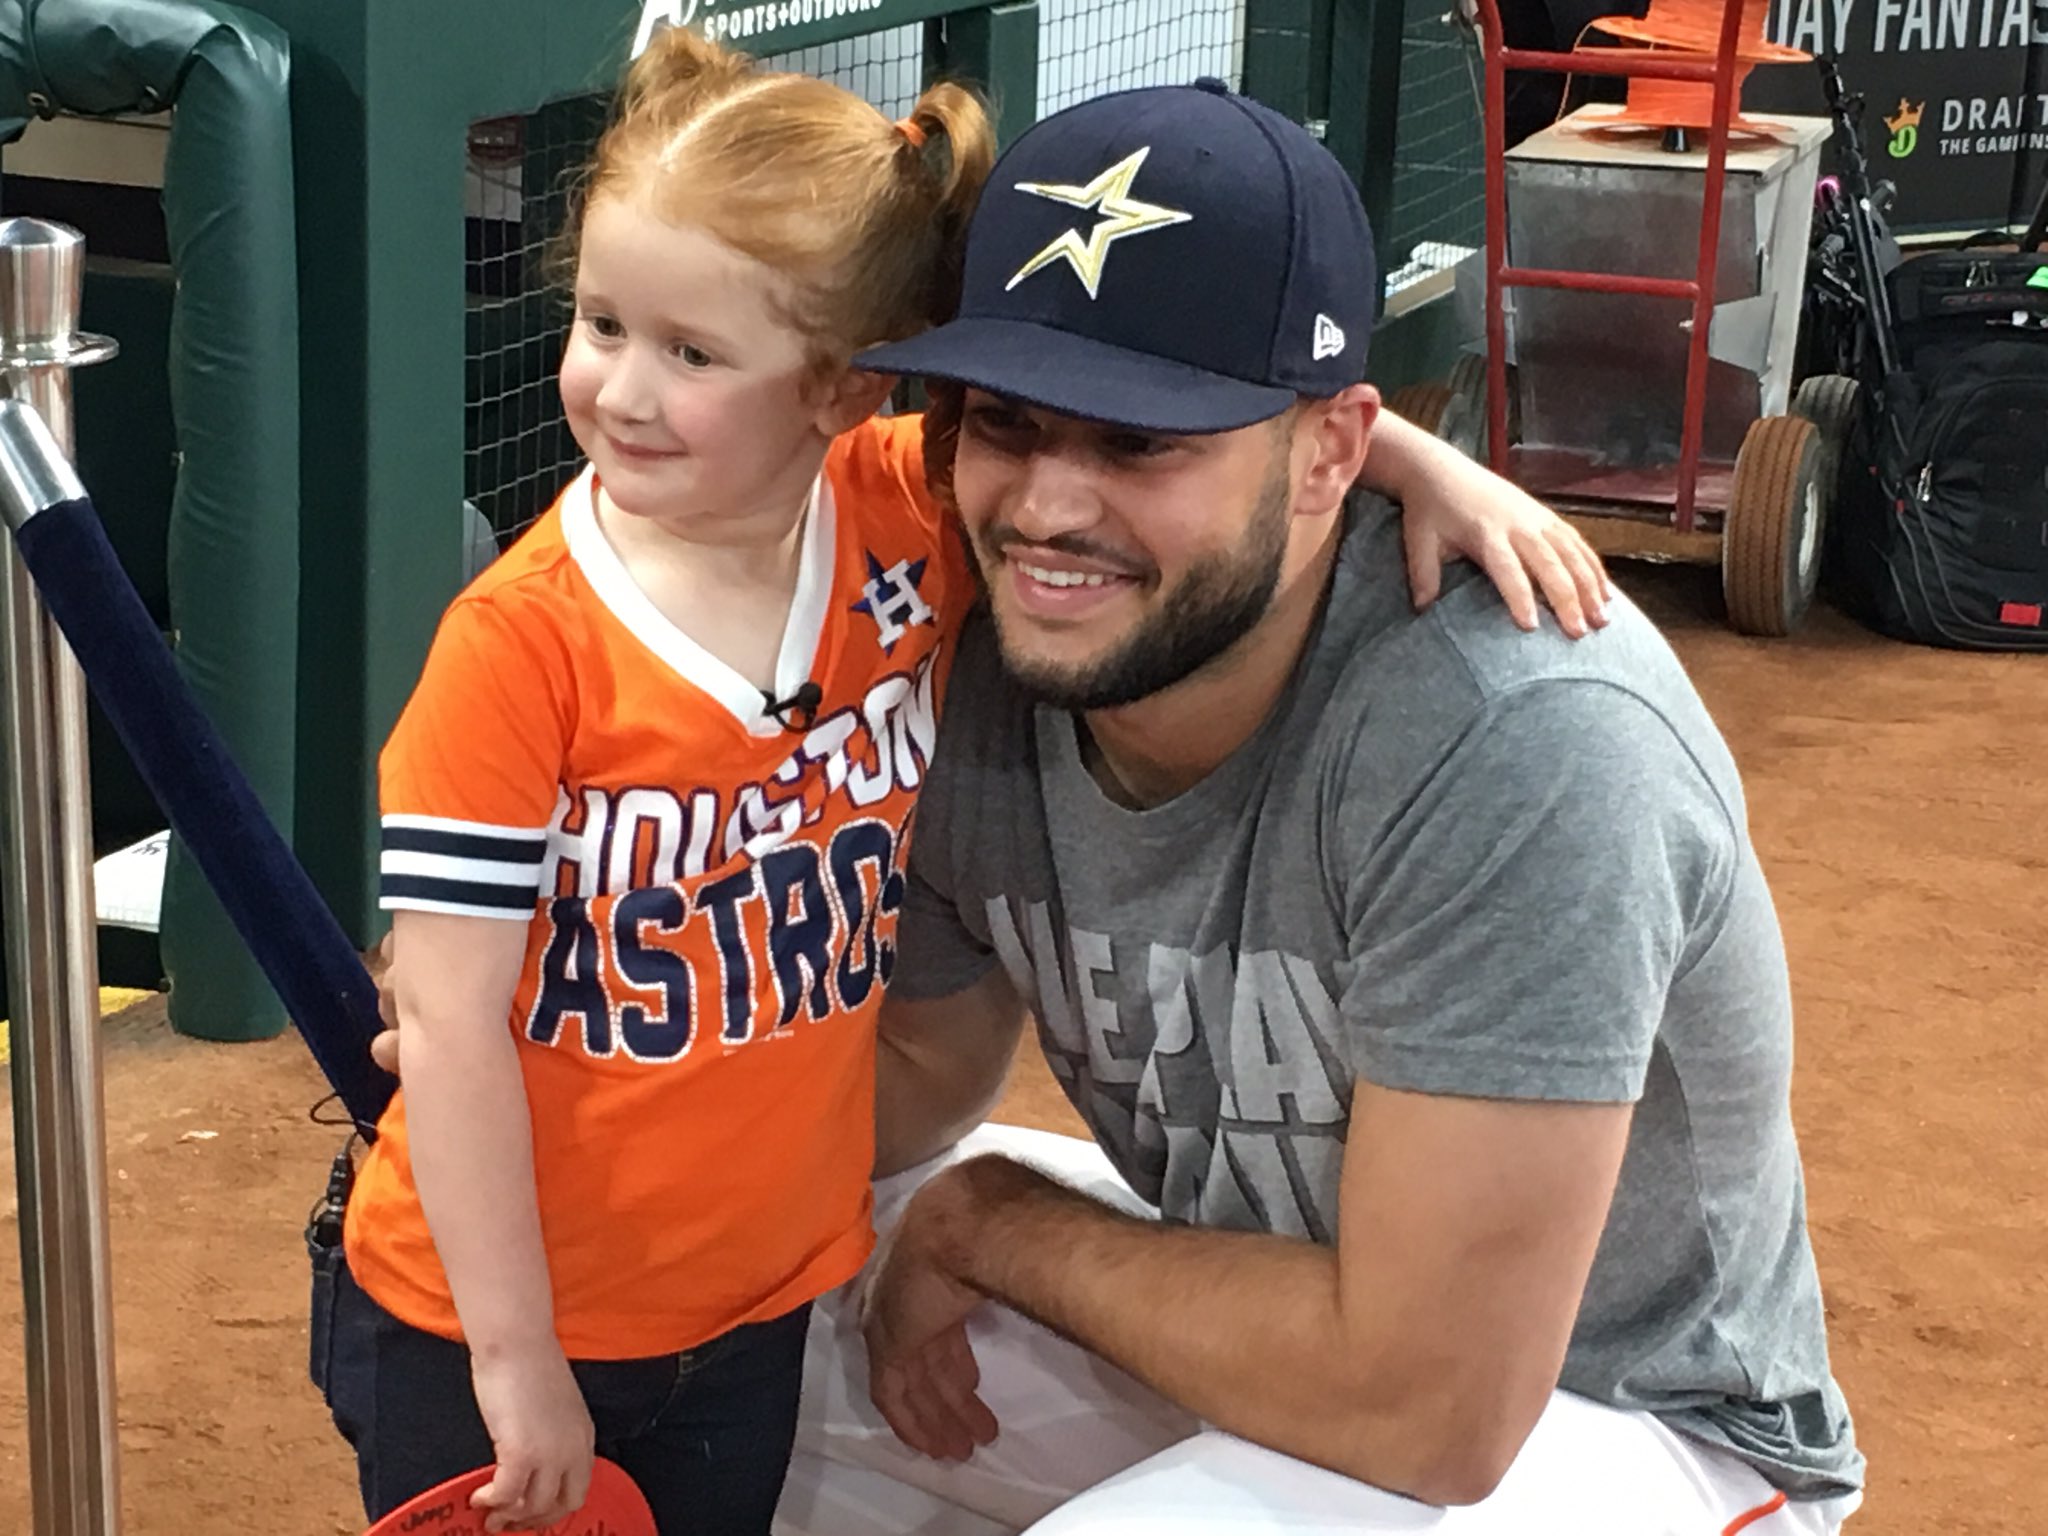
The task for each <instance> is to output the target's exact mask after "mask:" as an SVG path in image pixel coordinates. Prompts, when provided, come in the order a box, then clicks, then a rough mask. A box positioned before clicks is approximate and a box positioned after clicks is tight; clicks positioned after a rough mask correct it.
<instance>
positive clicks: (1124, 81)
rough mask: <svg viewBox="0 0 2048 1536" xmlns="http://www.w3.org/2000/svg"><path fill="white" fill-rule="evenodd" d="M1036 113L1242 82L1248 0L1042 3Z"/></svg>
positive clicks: (1064, 0) (1052, 0) (1067, 0)
mask: <svg viewBox="0 0 2048 1536" xmlns="http://www.w3.org/2000/svg"><path fill="white" fill-rule="evenodd" d="M1039 9H1040V12H1041V14H1042V16H1043V18H1044V20H1043V21H1042V22H1041V24H1040V32H1039V41H1038V115H1039V116H1040V117H1044V116H1046V115H1047V114H1048V113H1052V112H1057V111H1059V110H1060V108H1062V107H1070V106H1072V105H1073V104H1074V103H1075V102H1077V101H1085V100H1087V99H1088V98H1089V97H1090V96H1099V95H1101V94H1102V93H1103V92H1104V91H1115V90H1124V89H1127V88H1129V87H1132V86H1139V85H1185V84H1186V83H1187V82H1188V81H1190V80H1197V79H1200V78H1201V77H1202V76H1204V75H1213V76H1215V77H1217V78H1218V79H1222V80H1227V81H1229V82H1230V84H1231V85H1232V86H1233V87H1235V86H1236V85H1237V84H1239V82H1240V81H1241V80H1242V79H1243V76H1244V4H1243V0H1041V4H1040V7H1039Z"/></svg>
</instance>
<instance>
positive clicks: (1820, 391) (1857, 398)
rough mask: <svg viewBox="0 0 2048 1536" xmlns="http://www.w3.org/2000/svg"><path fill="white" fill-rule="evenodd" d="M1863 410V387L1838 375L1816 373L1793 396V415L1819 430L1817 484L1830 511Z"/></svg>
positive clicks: (1832, 507)
mask: <svg viewBox="0 0 2048 1536" xmlns="http://www.w3.org/2000/svg"><path fill="white" fill-rule="evenodd" d="M1862 409H1863V388H1862V386H1861V385H1859V384H1858V383H1857V382H1856V381H1855V380H1854V379H1851V378H1847V377H1845V376H1844V375H1842V374H1839V373H1817V374H1815V375H1813V377H1812V378H1810V379H1807V380H1805V381H1804V382H1803V383H1801V384H1800V386H1799V388H1798V390H1797V392H1795V393H1794V394H1793V396H1792V414H1793V415H1794V416H1803V417H1805V418H1806V419H1807V420H1808V421H1810V422H1812V423H1813V424H1814V425H1815V426H1816V427H1818V428H1820V483H1821V490H1822V492H1823V494H1824V495H1825V496H1826V497H1827V509H1828V510H1829V511H1832V510H1833V509H1834V505H1835V500H1836V498H1837V497H1838V496H1840V494H1841V485H1842V455H1843V454H1844V453H1846V452H1847V451H1848V447H1849V440H1850V439H1851V438H1852V437H1853V436H1854V435H1855V432H1856V415H1857V412H1859V411H1861V410H1862Z"/></svg>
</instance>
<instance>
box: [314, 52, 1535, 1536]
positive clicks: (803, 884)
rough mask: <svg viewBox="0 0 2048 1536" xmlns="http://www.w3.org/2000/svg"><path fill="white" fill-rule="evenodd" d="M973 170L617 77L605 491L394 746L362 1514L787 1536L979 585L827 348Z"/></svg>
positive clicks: (896, 311)
mask: <svg viewBox="0 0 2048 1536" xmlns="http://www.w3.org/2000/svg"><path fill="white" fill-rule="evenodd" d="M992 158H993V143H992V136H991V132H990V127H989V123H988V120H987V118H986V116H985V114H984V113H983V111H982V109H981V107H980V106H979V105H978V103H977V102H976V101H975V100H974V99H973V98H972V97H970V96H969V95H967V94H966V93H965V92H963V91H961V90H959V89H958V88H955V87H951V86H945V85H941V86H936V87H934V88H933V89H931V90H930V91H927V92H926V93H925V95H924V96H923V97H922V98H921V99H920V100H919V102H918V104H917V107H916V109H915V110H914V111H913V113H912V114H911V116H910V117H909V118H908V119H907V120H905V121H904V122H902V123H898V124H891V123H889V122H888V121H887V120H885V119H884V118H883V117H881V116H880V115H879V114H878V113H877V112H875V110H874V109H873V108H872V107H869V106H868V105H866V104H865V103H863V102H862V101H860V100H859V99H858V98H856V97H854V96H852V95H850V94H848V93H847V92H845V91H843V90H840V89H839V88H837V87H835V86H831V85H828V84H825V83H823V82H820V81H817V80H813V79H810V78H807V77H804V76H799V75H783V74H773V73H769V72H767V71H764V70H761V69H758V68H757V67H756V66H755V65H754V64H753V63H752V62H751V61H749V60H747V59H745V58H744V57H742V56H739V55H737V54H731V53H727V52H725V51H724V50H722V49H720V48H717V47H715V46H713V45H711V44H708V43H706V42H704V41H702V40H701V39H699V38H697V37H696V36H694V35H693V34H691V33H688V32H685V31H682V30H675V31H670V32H667V33H665V34H663V35H661V36H660V37H659V38H657V40H656V41H655V43H654V45H653V46H652V47H650V48H649V49H648V50H647V51H646V53H645V54H643V55H642V57H641V58H640V59H639V60H638V61H637V62H636V63H635V64H634V66H633V67H632V70H631V71H630V73H629V75H628V78H627V81H626V85H625V89H624V93H623V96H622V100H621V106H620V109H619V112H618V115H617V117H616V119H615V121H614V123H613V125H612V126H611V128H610V129H609V130H608V132H607V133H606V134H605V136H604V138H603V140H602V142H601V143H600V145H599V147H598V150H597V155H596V161H595V165H594V167H593V169H592V172H591V175H590V178H589V182H588V185H587V189H586V194H585V197H584V199H583V202H582V207H581V211H580V224H579V226H578V228H577V229H576V230H575V232H574V233H575V238H576V242H577V248H576V263H575V301H576V314H575V324H574V330H573V332H572V334H571V336H570V339H569V342H568V345H567V349H566V351H565V353H564V356H563V360H562V370H561V393H562V400H563V404H564V408H565V411H566V413H567V416H568V420H569V423H570V426H571V428H572V430H573V431H574V432H575V434H576V438H577V441H578V443H579V445H580V446H581V447H582V449H583V451H584V453H585V454H586V455H587V457H588V459H589V465H588V467H587V468H586V469H585V470H584V472H583V474H582V475H581V476H580V477H579V478H578V479H577V480H576V481H575V482H574V483H573V484H571V485H570V486H569V488H568V489H567V490H565V491H564V492H563V494H562V496H561V498H560V500H559V501H558V502H557V503H556V505H555V507H554V508H553V509H552V510H551V511H550V512H549V513H548V515H547V516H546V517H545V518H543V519H542V520H541V522H540V523H538V524H537V525H536V526H535V527H534V529H533V530H531V531H530V532H529V533H528V534H527V535H526V537H525V538H523V539H522V540H521V541H520V542H519V544H518V545H517V546H516V547H515V548H514V549H512V550H511V551H510V552H508V553H507V554H506V555H505V556H504V557H503V558H501V559H500V560H499V561H498V562H497V564H496V565H494V566H493V567H491V568H490V569H489V570H488V571H486V572H485V573H484V575H483V576H481V577H480V578H479V579H478V580H477V581H476V582H475V583H474V584H473V585H471V586H470V588H469V589H468V590H467V591H465V592H464V593H463V594H462V596H461V597H460V598H458V599H457V600H456V602H455V603H454V604H453V605H452V606H451V608H450V609H449V611H448V613H447V615H446V617H445V618H444V620H443V621H442V624H441V627H440V630H439V633H438V634H437V636H436V638H435V641H434V646H433V650H432V653H431V655H430V656H429V658H428V661H427V664H426V668H425V671H424V673H423V675H422V677H421V679H420V682H419V685H418V688H417V690H416V692H415V693H414V695H413V697H412V699H411V701H410V703H409V704H408V705H407V707H406V710H405V712H404V715H403V717H402V718H401V720H400V721H399V723H398V726H397V728H396V729H395V731H394V732H393V734H392V737H391V739H390V742H389V743H388V745H387V746H386V748H385V752H384V756H383V759H382V764H381V769H382V801H383V827H384V832H383V847H384V855H383V902H384V905H385V906H386V907H388V908H390V909H392V910H393V911H394V913H395V917H394V923H393V959H394V964H393V974H394V976H395V978H396V980H395V983H394V985H395V989H396V1006H397V1011H398V1014H399V1017H400V1018H401V1020H402V1021H403V1024H404V1028H405V1088H404V1092H403V1094H402V1096H401V1097H400V1098H399V1099H397V1100H394V1102H393V1104H392V1107H391V1109H390V1110H389V1112H388V1113H387V1114H386V1115H385V1117H384V1121H383V1124H382V1126H381V1135H380V1138H379V1140H378V1141H377V1143H376V1145H375V1147H374V1149H373V1150H372V1151H371V1153H370V1154H369V1156H368V1158H367V1159H366V1160H365V1162H364V1164H363V1167H362V1169H361V1170H360V1173H359V1176H358V1180H357V1184H356V1188H355V1190H354V1193H353V1197H352V1198H351V1200H350V1203H349V1209H348V1215H347V1225H346V1251H347V1267H346V1269H345V1270H344V1271H343V1273H342V1274H341V1276H340V1277H339V1279H338V1282H337V1291H336V1297H335V1301H334V1311H333V1328H332V1343H331V1345H330V1346H329V1364H328V1367H327V1373H326V1374H327V1390H328V1395H329V1401H330V1403H331V1404H332V1406H333V1409H334V1413H335V1417H336V1421H337V1423H338V1424H339V1425H340V1427H341V1428H342V1431H343V1433H344V1434H345V1435H347V1437H348V1438H349V1440H350V1442H351V1444H352V1445H353V1446H354V1448H355V1450H356V1453H357V1457H358V1463H359V1471H360V1475H361V1482H362V1490H363V1497H364V1502H365V1504H366V1506H367V1508H368V1510H369V1512H370V1514H371V1515H372V1516H373V1517H377V1516H381V1515H382V1514H384V1513H386V1512H387V1511H389V1510H390V1509H392V1508H394V1507H395V1506H397V1505H398V1504H400V1503H402V1502H404V1501H405V1500H406V1499H408V1498H410V1497H412V1496H413V1495H415V1494H417V1493H419V1492H421V1491H423V1490H425V1489H426V1488H428V1487H431V1486H432V1485H434V1484H435V1483H437V1482H439V1481H442V1480H444V1479H446V1478H449V1477H452V1476H455V1475H456V1474H458V1473H461V1472H464V1471H467V1470H469V1469H470V1468H472V1467H476V1466H480V1465H485V1464H494V1465H495V1473H494V1476H493V1478H492V1481H491V1482H490V1484H489V1485H488V1486H487V1487H486V1488H485V1489H484V1490H483V1491H482V1492H481V1493H479V1494H478V1495H477V1500H476V1502H477V1504H478V1505H479V1507H481V1508H484V1509H487V1510H488V1511H489V1512H490V1524H491V1528H492V1529H531V1528H536V1527H540V1526H544V1525H547V1524H549V1523H551V1522H553V1521H556V1520H559V1519H561V1518H563V1517H564V1516H565V1515H567V1514H568V1513H570V1512H571V1511H573V1510H574V1509H575V1508H577V1507H578V1506H579V1505H580V1504H581V1502H582V1500H583V1496H584V1492H585V1489H586V1488H587V1486H588V1480H589V1474H590V1466H591V1457H592V1454H593V1450H595V1451H597V1452H601V1453H602V1454H605V1455H607V1456H609V1457H611V1458H612V1459H614V1460H616V1461H618V1462H619V1463H621V1464H622V1465H623V1466H624V1467H625V1469H626V1470H627V1471H628V1472H629V1473H630V1474H631V1475H632V1476H633V1477H634V1479H635V1480H636V1481H637V1482H638V1483H639V1485H640V1487H641V1489H642V1491H643V1492H644V1493H645V1494H646V1495H647V1497H648V1500H649V1502H650V1503H651V1504H652V1506H653V1508H654V1510H655V1514H656V1518H657V1521H658V1523H659V1526H660V1529H661V1530H662V1531H663V1532H664V1533H665V1536H678V1533H684V1532H688V1533H693V1536H696V1533H720V1536H722V1533H734V1536H739V1533H747V1536H761V1533H765V1532H766V1531H767V1530H768V1527H769V1521H770V1517H771V1515H772V1513H773V1510H774V1506H775V1502H776V1497H777V1494H778V1492H779V1489H780V1487H781V1483H782V1479H783V1475H784V1472H785V1470H786V1467H787V1463H788V1459H789V1453H790V1446H791V1440H792V1437H793V1434H794V1428H795V1422H796V1409H797V1397H798V1387H799V1379H800V1371H801V1363H802V1353H803V1341H804V1326H805V1317H806V1313H807V1310H808V1307H809V1304H810V1303H811V1302H812V1300H813V1299H814V1298H816V1297H818V1296H819V1295H821V1294H823V1293H824V1292H826V1291H828V1290H830V1289H832V1288H834V1287H836V1286H838V1285H840V1284H842V1283H843V1282H845V1281H846V1280H848V1279H849V1278H850V1277H852V1276H853V1275H854V1274H855V1272H856V1271H857V1270H858V1269H859V1268H860V1266H861V1264H862V1262H863V1261H864V1260H865V1258H866V1257H867V1254H868V1251H869V1247H870V1243H871V1235H870V1230H869V1203H870V1194H869V1181H868V1175H869V1169H870V1165H871V1162H872V1158H873V1137H874V1107H873V1087H874V1029H873V1025H874V1016H875V1012H876V1009H877V1008H878V1006H879V1004H880V1000H881V997H882V993H883V989H884V987H885V986H886V984H887V982H888V980H889V975H890V971H891V968H892V965H893V960H894V948H893V934H894V928H895V918H896V914H897V911H898V908H899V906H900V904H901V901H902V897H903V876H902V870H903V865H904V857H905V839H906V835H907V831H908V825H909V821H910V815H911V811H912V808H913V805H914V803H915V800H916V795H917V791H918V788H919V786H920V784H921V783H922V781H923V776H924V771H925V766H926V763H927V761H928V758H929V754H930V752H931V749H932V743H933V739H934V735H935V728H936V720H937V711H938V709H939V706H940V703H941V700H942V697H943V693H944V688H945V681H946V673H947V669H948V666H949V664H950V660H951V651H952V640H953V637H954V634H955V632H956V630H957V627H958V625H959V622H960V620H961V618H962V616H963V615H964V613H965V611H966V609H967V607H968V606H969V604H970V602H971V600H972V595H973V588H972V584H971V580H970V577H969V574H968V570H967V565H966V562H965V558H964V555H963V553H962V551H961V549H960V548H959V545H958V539H957V536H956V535H955V534H954V532H953V531H952V530H951V528H950V527H949V526H948V524H947V522H946V520H945V517H944V515H943V514H942V512H941V511H940V510H939V508H938V506H937V505H936V504H935V503H934V501H933V500H932V499H931V497H930V496H929V495H928V494H927V493H926V491H925V488H924V483H923V471H922V456H921V434H920V428H919V423H918V422H917V421H916V420H915V419H914V418H911V419H895V420H874V419H871V417H872V413H873V412H874V410H875V409H876V408H877V407H878V406H879V405H880V403H881V401H882V398H883V396H884V394H885V392H886V390H887V387H888V383H889V381H888V380H886V379H877V378H875V377H873V376H870V375H865V374H862V373H859V372H856V371H854V370H852V369H851V368H850V366H849V359H850V358H851V357H852V356H853V354H854V353H855V352H856V351H858V350H859V349H861V348H863V347H865V346H869V345H872V344H875V343H878V342H882V341H886V340H890V339H894V338H898V337H902V336H906V335H909V334H911V333H912V332H914V331H916V330H919V329H921V328H923V327H924V326H926V325H928V324H930V323H931V322H933V321H934V320H937V319H939V318H942V317H943V316H944V315H945V314H946V313H947V311H948V310H949V308H950V305H951V303H952V298H953V291H952V290H953V287H954V264H955V261H956V253H957V251H958V248H959V245H960V236H961V232H962V230H963V227H964V224H965V220H966V216H967V213H968V211H969V208H970V207H971V205H972V203H973V200H974V198H975V195H976V193H977V191H978V189H979V186H980V183H981V181H982V179H983V178H984V177H985V176H986V174H987V171H988V168H989V165H990V163H991V161H992ZM1404 444H1405V447H1404ZM1383 458H1384V462H1383ZM1374 467H1375V475H1374V478H1375V483H1376V484H1379V485H1381V486H1382V488H1385V489H1389V490H1392V491H1399V490H1401V489H1404V488H1405V489H1409V490H1410V491H1412V492H1417V493H1419V494H1422V495H1424V496H1430V495H1431V493H1432V492H1433V491H1435V490H1436V487H1435V485H1434V484H1431V483H1426V482H1425V481H1424V480H1423V479H1422V478H1420V477H1422V476H1424V475H1427V474H1430V473H1433V472H1436V471H1437V470H1440V468H1441V466H1440V462H1439V461H1435V460H1427V461H1426V460H1424V459H1423V458H1422V457H1421V456H1420V455H1419V454H1417V453H1416V452H1414V445H1413V442H1412V440H1409V439H1402V440H1401V441H1399V442H1396V444H1395V447H1394V451H1392V452H1389V453H1387V454H1385V455H1384V456H1382V455H1380V454H1378V453H1376V454H1375V458H1374ZM1404 471H1405V472H1406V473H1407V475H1408V478H1409V482H1410V483H1408V484H1407V485H1405V486H1404V485H1403V484H1402V483H1401V482H1402V480H1403V475H1404ZM1463 489H1467V490H1469V486H1466V487H1463ZM1433 499H1434V500H1435V502H1436V503H1437V504H1438V506H1439V509H1440V521H1441V522H1443V523H1444V524H1446V525H1449V524H1450V523H1452V522H1453V521H1454V519H1453V518H1452V517H1451V516H1450V515H1448V514H1447V513H1441V503H1442V500H1443V498H1442V497H1441V496H1440V495H1438V496H1435V497H1434V498H1433ZM1483 511H1484V514H1485V515H1484V516H1482V517H1479V518H1476V519H1474V518H1472V517H1470V516H1469V515H1468V516H1467V517H1466V518H1465V519H1464V520H1463V521H1462V522H1461V523H1460V524H1459V526H1460V529H1461V531H1463V532H1465V533H1466V534H1467V535H1468V536H1470V535H1472V534H1474V533H1476V534H1478V535H1484V536H1489V537H1490V536H1493V535H1497V534H1498V533H1499V532H1500V530H1501V529H1502V528H1503V527H1505V526H1507V525H1508V524H1510V523H1513V522H1515V521H1516V520H1517V519H1518V518H1521V519H1524V520H1526V517H1527V514H1526V513H1524V511H1523V509H1522V508H1521V507H1519V506H1513V505H1510V506H1509V507H1508V509H1507V511H1506V512H1504V513H1503V512H1501V510H1500V508H1499V506H1498V505H1497V504H1496V503H1493V502H1488V503H1487V504H1486V505H1485V507H1484V508H1483ZM1517 573H1518V574H1519V566H1518V567H1517ZM508 1021H509V1027H508Z"/></svg>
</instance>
